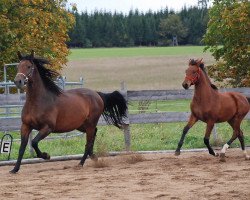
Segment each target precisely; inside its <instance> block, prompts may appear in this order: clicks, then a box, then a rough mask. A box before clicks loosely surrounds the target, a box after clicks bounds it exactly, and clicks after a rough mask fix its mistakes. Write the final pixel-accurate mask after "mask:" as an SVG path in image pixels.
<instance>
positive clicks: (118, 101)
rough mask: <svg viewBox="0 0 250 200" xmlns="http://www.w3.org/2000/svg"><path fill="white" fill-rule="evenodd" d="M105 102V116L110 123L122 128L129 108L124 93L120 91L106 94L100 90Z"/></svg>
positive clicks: (103, 114)
mask: <svg viewBox="0 0 250 200" xmlns="http://www.w3.org/2000/svg"><path fill="white" fill-rule="evenodd" d="M98 94H99V95H100V96H101V98H102V100H103V102H104V111H103V113H102V116H103V118H104V119H105V121H106V122H107V123H108V124H113V125H114V126H116V127H118V128H121V127H122V125H123V124H124V121H123V120H124V117H127V116H126V111H127V109H128V107H127V102H126V100H125V98H124V97H123V96H122V94H121V93H120V92H118V91H114V92H112V93H107V94H104V93H102V92H98Z"/></svg>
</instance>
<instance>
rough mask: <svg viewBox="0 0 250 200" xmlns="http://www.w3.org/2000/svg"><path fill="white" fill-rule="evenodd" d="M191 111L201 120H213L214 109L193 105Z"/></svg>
mask: <svg viewBox="0 0 250 200" xmlns="http://www.w3.org/2000/svg"><path fill="white" fill-rule="evenodd" d="M191 111H192V113H193V114H194V116H196V117H197V118H198V119H199V120H201V121H203V122H207V121H208V120H211V119H212V118H213V114H212V112H213V111H212V109H207V108H206V109H204V108H199V107H192V108H191Z"/></svg>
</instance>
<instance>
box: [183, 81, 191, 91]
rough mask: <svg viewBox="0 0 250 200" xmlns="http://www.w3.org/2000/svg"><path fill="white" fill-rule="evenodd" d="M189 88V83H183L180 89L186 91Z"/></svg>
mask: <svg viewBox="0 0 250 200" xmlns="http://www.w3.org/2000/svg"><path fill="white" fill-rule="evenodd" d="M190 86H191V83H189V81H184V82H183V83H182V87H183V88H184V89H185V90H187V89H188V88H189V87H190Z"/></svg>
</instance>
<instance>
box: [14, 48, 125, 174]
mask: <svg viewBox="0 0 250 200" xmlns="http://www.w3.org/2000/svg"><path fill="white" fill-rule="evenodd" d="M18 57H19V60H20V63H19V64H18V73H17V74H16V77H15V80H14V82H15V84H16V86H17V87H18V88H23V87H24V85H27V90H26V102H25V105H24V107H23V110H22V116H21V118H22V126H21V145H20V149H19V154H18V159H17V162H16V164H15V167H14V169H13V170H11V171H10V172H11V173H16V172H18V170H19V168H20V164H21V160H22V157H23V154H24V151H25V148H26V145H27V142H28V138H29V134H30V133H31V131H32V130H33V129H35V130H38V131H39V132H38V134H37V135H36V137H35V138H34V139H33V140H32V147H33V148H34V150H35V152H36V154H37V157H39V158H43V159H50V156H49V154H48V153H46V152H41V151H40V149H39V148H38V143H39V141H40V140H42V139H44V138H45V137H46V136H48V135H49V134H50V133H51V132H53V133H62V132H68V131H72V130H74V129H77V130H79V131H81V132H86V139H87V142H86V146H85V152H84V155H83V157H82V159H81V161H80V163H79V165H81V166H83V164H84V162H85V160H86V158H87V157H88V156H90V158H96V157H95V155H94V154H93V146H94V142H95V136H96V132H97V128H96V126H97V123H98V120H99V118H100V116H101V115H103V117H104V119H105V120H106V121H107V123H109V124H113V125H115V126H117V127H118V128H121V127H122V125H123V117H126V110H127V103H126V100H125V99H124V97H123V96H122V95H121V94H120V93H119V92H118V91H114V92H112V93H107V94H104V93H100V92H99V93H98V92H95V91H92V90H89V89H85V88H81V89H71V90H66V91H63V90H61V89H60V88H59V87H58V86H57V85H56V84H55V83H54V81H53V79H54V78H55V77H56V76H58V73H57V72H55V71H53V70H50V69H48V68H46V67H45V65H49V64H50V63H49V62H48V61H47V60H46V59H43V58H37V57H34V52H33V51H32V52H31V55H27V56H22V55H21V53H20V52H18Z"/></svg>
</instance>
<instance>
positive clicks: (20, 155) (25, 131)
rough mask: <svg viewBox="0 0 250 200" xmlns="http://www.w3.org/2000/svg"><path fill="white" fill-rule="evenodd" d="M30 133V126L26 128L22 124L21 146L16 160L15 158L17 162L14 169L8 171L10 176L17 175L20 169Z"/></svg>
mask: <svg viewBox="0 0 250 200" xmlns="http://www.w3.org/2000/svg"><path fill="white" fill-rule="evenodd" d="M31 131H32V129H31V128H30V126H28V125H26V124H22V126H21V145H20V148H19V153H18V158H17V162H16V164H15V167H14V168H13V169H12V170H11V171H10V173H12V174H15V173H17V172H18V171H19V169H20V165H21V161H22V159H23V154H24V152H25V149H26V146H27V143H28V139H29V135H30V132H31Z"/></svg>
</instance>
